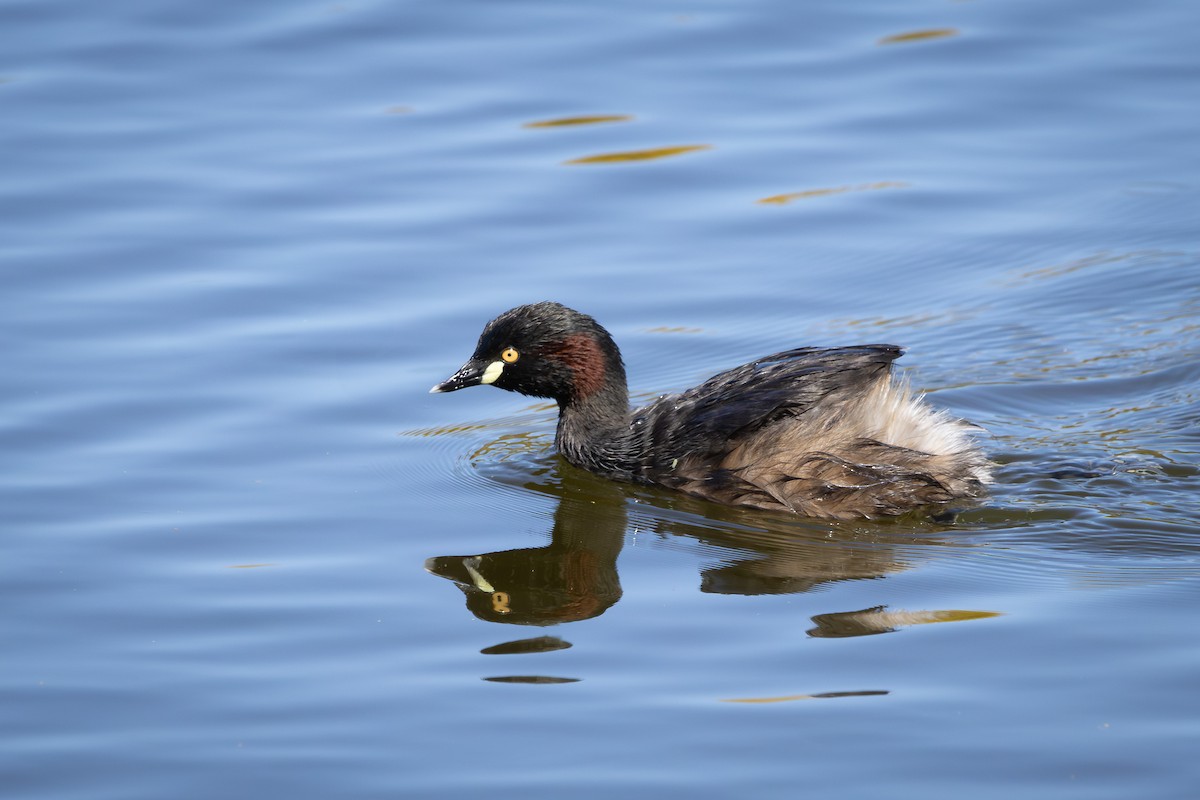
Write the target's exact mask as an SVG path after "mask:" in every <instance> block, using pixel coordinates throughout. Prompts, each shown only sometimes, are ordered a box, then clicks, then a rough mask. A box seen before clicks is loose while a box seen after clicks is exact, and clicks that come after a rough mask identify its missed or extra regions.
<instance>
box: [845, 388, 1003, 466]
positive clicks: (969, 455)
mask: <svg viewBox="0 0 1200 800" xmlns="http://www.w3.org/2000/svg"><path fill="white" fill-rule="evenodd" d="M846 416H847V418H846V419H845V420H844V421H845V422H847V423H850V424H848V425H847V428H850V429H854V428H857V429H858V430H860V431H861V432H862V434H861V435H862V437H863V438H866V439H874V440H876V441H879V442H883V443H884V444H890V445H893V446H895V447H903V448H906V449H908V450H916V451H918V452H921V453H929V454H930V455H935V456H955V457H958V458H959V459H961V463H962V466H963V467H964V468H966V469H967V471H969V472H970V473H971V474H972V475H973V476H974V477H975V478H976V480H978V481H980V482H981V483H990V482H991V480H992V475H991V470H990V469H989V465H988V462H987V460H986V459H985V458H984V457H983V454H982V453H980V452H979V450H978V448H977V446H976V444H975V442H974V439H973V436H972V434H973V433H978V432H980V431H981V429H980V428H979V427H978V426H977V425H972V424H970V423H969V422H964V421H963V420H961V419H958V418H956V417H953V416H951V415H950V414H949V413H947V412H946V411H942V410H940V409H936V408H931V407H930V406H929V404H928V403H926V402H925V399H924V398H923V397H922V396H921V395H916V394H913V391H912V389H911V388H910V387H909V385H908V382H907V381H906V380H904V379H902V378H885V379H884V380H881V381H879V382H878V383H876V384H875V386H874V387H872V389H871V390H870V391H869V392H867V393H866V394H865V396H863V398H862V400H861V402H860V403H858V404H856V405H853V406H851V407H849V408H847V409H846Z"/></svg>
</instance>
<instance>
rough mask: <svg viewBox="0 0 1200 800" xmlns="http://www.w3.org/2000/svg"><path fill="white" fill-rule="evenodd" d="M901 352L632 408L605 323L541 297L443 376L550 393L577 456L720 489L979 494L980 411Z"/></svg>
mask: <svg viewBox="0 0 1200 800" xmlns="http://www.w3.org/2000/svg"><path fill="white" fill-rule="evenodd" d="M901 352H902V351H901V350H900V348H898V347H896V346H894V345H886V344H877V345H861V346H854V347H835V348H799V349H795V350H788V351H786V352H782V353H777V354H775V355H772V356H767V357H766V358H762V359H759V360H757V361H754V362H751V363H749V364H745V365H743V366H740V367H736V368H734V369H731V370H728V371H726V372H722V373H720V374H718V375H715V376H713V377H712V378H710V379H709V380H707V381H705V382H704V383H702V384H700V385H699V386H696V387H694V388H692V389H688V390H687V391H684V392H680V393H678V394H669V395H663V396H662V397H659V398H658V399H657V400H655V401H654V402H652V403H650V404H649V405H646V406H644V407H641V408H638V409H634V410H632V411H631V410H630V408H629V395H628V390H627V387H626V380H625V368H624V364H623V363H622V361H621V356H620V352H619V351H618V350H617V347H616V344H615V343H614V342H613V341H612V337H611V336H610V335H609V334H608V332H607V331H605V330H604V328H602V327H601V326H600V325H599V324H598V323H596V321H595V320H593V319H592V318H591V317H589V316H587V315H585V314H580V313H579V312H576V311H572V310H571V309H569V308H566V307H565V306H561V305H559V304H557V303H537V304H534V305H528V306H519V307H518V308H515V309H512V310H511V311H508V312H506V313H504V314H502V315H500V316H499V317H497V318H496V319H495V320H493V321H492V322H490V323H489V324H488V325H487V327H486V328H485V329H484V332H483V334H482V335H481V336H480V340H479V344H478V346H477V347H476V351H475V354H474V356H472V358H471V360H470V361H468V362H467V364H466V365H464V366H463V368H462V369H461V370H459V372H458V373H456V374H455V375H454V376H453V377H452V378H450V379H449V380H447V381H446V382H444V383H442V384H439V385H438V386H435V387H434V389H433V391H435V392H436V391H454V390H456V389H460V388H464V387H466V386H470V385H475V384H479V383H492V384H495V385H496V386H499V387H500V388H503V389H510V390H512V391H517V392H521V393H523V394H529V395H534V396H538V397H551V398H554V399H555V400H556V401H557V402H558V405H559V421H558V430H557V433H556V435H555V444H556V445H557V447H558V450H559V452H560V453H561V454H562V455H563V456H564V457H565V458H566V459H567V460H568V461H570V462H572V463H573V464H576V465H577V466H580V467H583V468H584V469H587V470H590V471H592V472H595V473H597V474H600V475H604V476H607V477H610V478H614V479H618V480H626V481H632V482H636V483H644V484H657V485H661V486H666V487H670V488H673V489H678V490H680V491H683V492H686V493H688V494H691V495H695V496H699V497H703V498H706V499H709V500H713V501H716V502H719V503H725V504H729V505H740V506H753V507H757V508H765V509H776V510H787V511H792V512H795V513H798V514H801V515H804V516H810V517H826V518H861V517H876V516H889V515H896V514H902V513H905V512H907V511H912V510H915V509H930V510H936V509H937V508H939V507H940V508H945V507H947V506H954V505H956V504H957V505H965V504H968V503H970V502H973V501H975V500H977V499H978V498H980V497H982V496H983V495H984V493H985V490H984V485H985V484H986V483H988V482H989V481H990V471H989V464H988V461H987V459H986V458H985V457H984V455H983V453H982V452H981V451H980V450H979V449H978V447H977V446H976V445H975V444H974V442H973V441H972V440H971V437H970V430H971V428H972V426H970V425H968V424H967V423H964V422H962V421H961V420H957V419H954V418H953V417H951V416H949V415H948V414H946V413H945V412H943V411H938V410H935V409H932V408H930V407H929V406H928V405H926V404H925V402H924V401H923V400H922V399H921V398H919V397H916V396H914V395H913V394H912V393H911V392H910V390H909V389H908V388H907V386H905V385H904V384H903V383H900V382H898V381H897V380H896V379H895V378H894V377H893V376H892V372H891V364H892V361H894V360H895V359H897V358H899V357H900V355H901Z"/></svg>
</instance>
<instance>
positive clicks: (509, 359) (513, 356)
mask: <svg viewBox="0 0 1200 800" xmlns="http://www.w3.org/2000/svg"><path fill="white" fill-rule="evenodd" d="M520 357H521V354H520V353H518V352H517V351H516V350H514V349H513V348H511V347H506V348H504V352H503V353H501V354H500V358H502V359H504V363H505V364H512V363H515V362H516V360H517V359H518V358H520Z"/></svg>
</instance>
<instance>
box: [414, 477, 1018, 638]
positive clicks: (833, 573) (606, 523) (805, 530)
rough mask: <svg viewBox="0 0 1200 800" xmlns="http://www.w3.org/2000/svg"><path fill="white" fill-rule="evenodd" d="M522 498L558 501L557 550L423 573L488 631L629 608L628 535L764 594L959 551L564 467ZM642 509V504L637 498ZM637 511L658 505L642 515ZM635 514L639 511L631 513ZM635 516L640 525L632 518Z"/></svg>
mask: <svg viewBox="0 0 1200 800" xmlns="http://www.w3.org/2000/svg"><path fill="white" fill-rule="evenodd" d="M535 477H536V480H534V481H530V480H529V475H528V473H526V474H525V475H524V478H523V480H522V481H521V482H522V484H523V485H524V486H525V488H528V489H532V490H534V491H538V492H541V493H544V494H549V495H552V496H554V497H557V498H558V500H559V503H558V507H557V509H556V510H555V514H554V526H553V529H552V530H551V532H550V543H549V544H548V545H545V546H543V547H532V548H522V549H519V550H502V551H497V552H493V553H482V554H479V555H459V556H439V557H436V558H430V559H428V560H427V561H426V563H425V568H426V569H427V570H428V571H429V572H431V573H433V574H435V575H438V576H440V577H443V578H447V579H449V580H451V581H453V582H454V583H455V584H456V585H457V586H458V587H459V588H460V589H461V590H462V592H463V594H464V595H465V596H466V602H467V608H468V609H469V610H470V611H471V613H473V614H474V615H475V616H477V617H478V618H480V619H482V620H486V621H489V622H501V623H508V624H516V625H553V624H557V623H562V622H574V621H578V620H584V619H588V618H591V617H596V616H599V615H600V614H603V613H604V612H605V611H606V610H608V608H610V607H611V606H612V605H613V604H615V603H616V602H617V601H618V600H619V599H620V598H621V583H620V579H619V577H618V574H617V556H618V555H619V554H620V552H621V547H622V544H623V542H624V540H625V534H626V531H627V530H634V531H636V532H638V533H639V534H640V533H643V532H645V531H649V532H650V533H652V534H655V535H662V536H668V537H679V536H683V537H687V538H689V539H691V540H694V541H699V542H701V543H702V544H703V545H704V546H706V547H709V548H712V550H713V551H714V552H715V553H719V558H718V560H717V562H716V563H715V564H713V565H712V566H708V567H705V568H704V569H703V570H702V573H701V580H700V588H701V591H704V592H710V593H716V594H736V595H765V594H791V593H800V592H808V591H811V590H812V589H814V588H816V587H820V586H823V585H826V584H829V583H832V582H836V581H845V580H864V579H872V578H881V577H884V576H886V575H890V574H893V573H897V572H901V571H903V570H905V569H908V568H910V567H911V566H912V565H913V562H914V561H917V560H920V555H919V553H920V552H921V550H922V549H923V548H932V547H934V546H938V545H940V546H941V547H942V548H944V547H948V546H951V544H952V542H951V539H950V538H949V537H946V536H943V535H942V534H943V533H944V532H945V531H946V527H945V526H944V525H938V524H936V523H930V522H922V523H913V524H904V523H899V524H897V523H891V524H888V523H863V524H860V525H857V526H856V525H854V524H850V523H838V522H832V523H831V522H828V521H821V522H818V521H813V520H802V519H796V520H792V519H790V518H780V516H778V515H764V513H763V512H758V511H745V510H742V509H735V508H726V507H722V506H715V505H713V504H708V503H704V502H703V501H699V500H694V499H692V498H688V497H684V496H676V495H670V494H667V493H663V492H658V491H657V490H653V489H646V490H642V489H633V490H631V489H630V488H629V487H627V486H621V485H618V484H615V483H612V482H611V481H606V480H604V479H602V478H597V477H595V476H593V475H591V474H589V473H587V472H585V471H583V470H580V469H577V468H575V467H572V466H571V465H569V464H566V463H565V462H562V461H559V462H558V463H557V464H556V465H555V466H554V468H553V469H549V470H544V471H542V472H541V473H540V474H537V475H536V476H535ZM631 496H632V499H633V501H634V502H633V503H631V502H630V499H631ZM639 501H645V502H652V503H653V514H642V513H640V511H639V509H640V508H642V506H641V505H639ZM631 509H632V512H631ZM631 513H632V516H633V517H634V519H633V521H632V523H631V521H630V516H631ZM988 616H995V613H994V612H986V611H957V610H953V611H903V610H891V611H889V610H888V609H887V608H885V607H883V606H880V607H876V608H869V609H862V610H851V611H836V612H831V613H825V614H818V615H816V616H814V617H813V618H812V621H813V623H814V627H812V628H811V629H810V630H809V631H808V635H809V636H812V637H820V638H836V637H848V636H865V635H870V634H878V633H887V632H890V631H894V630H897V629H898V628H901V627H907V626H909V625H914V624H924V623H931V622H949V621H960V620H967V619H980V618H983V617H988ZM564 647H570V644H569V643H567V642H564V641H563V640H561V639H558V638H555V637H538V638H535V639H524V640H519V641H516V642H508V643H505V644H500V645H496V646H495V647H491V648H487V649H486V651H485V652H489V653H502V652H540V651H543V650H555V649H562V648H564Z"/></svg>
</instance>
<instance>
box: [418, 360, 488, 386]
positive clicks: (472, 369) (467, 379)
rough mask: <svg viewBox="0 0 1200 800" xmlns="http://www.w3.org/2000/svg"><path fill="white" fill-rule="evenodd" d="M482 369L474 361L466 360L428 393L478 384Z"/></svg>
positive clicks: (480, 379) (481, 377)
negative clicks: (457, 369) (456, 370)
mask: <svg viewBox="0 0 1200 800" xmlns="http://www.w3.org/2000/svg"><path fill="white" fill-rule="evenodd" d="M483 370H484V368H483V367H481V366H480V365H479V364H478V363H476V362H475V361H468V362H467V363H465V364H463V365H462V368H461V369H459V371H458V372H456V373H454V374H453V375H451V376H450V377H449V378H447V379H446V380H444V381H442V382H441V383H439V384H438V385H437V386H434V387H433V388H432V389H430V390H429V393H430V394H441V393H442V392H457V391H458V390H459V389H465V388H467V387H468V386H478V385H479V384H481V383H482V382H483Z"/></svg>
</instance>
